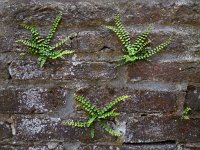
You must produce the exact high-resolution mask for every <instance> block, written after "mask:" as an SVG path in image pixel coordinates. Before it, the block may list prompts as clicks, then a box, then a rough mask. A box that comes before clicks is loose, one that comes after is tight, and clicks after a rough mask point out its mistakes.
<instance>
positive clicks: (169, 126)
mask: <svg viewBox="0 0 200 150" xmlns="http://www.w3.org/2000/svg"><path fill="white" fill-rule="evenodd" d="M130 120H132V121H130V122H129V123H128V125H127V129H126V138H125V142H127V143H137V142H155V141H157V142H160V141H168V140H173V141H177V142H199V137H200V132H199V128H200V125H199V122H200V120H199V119H189V120H181V119H180V118H177V117H170V116H169V117H168V116H162V117H140V118H137V119H135V118H132V119H130Z"/></svg>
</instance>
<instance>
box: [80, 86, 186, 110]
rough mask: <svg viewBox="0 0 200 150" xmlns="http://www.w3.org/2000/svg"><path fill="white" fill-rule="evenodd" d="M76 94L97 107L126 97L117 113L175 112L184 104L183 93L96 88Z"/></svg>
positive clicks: (84, 89) (81, 90)
mask: <svg viewBox="0 0 200 150" xmlns="http://www.w3.org/2000/svg"><path fill="white" fill-rule="evenodd" d="M77 94H79V95H83V96H85V97H87V98H88V99H89V100H90V101H91V102H93V103H94V104H96V105H97V106H99V107H103V106H105V105H106V103H109V102H110V101H112V100H113V99H114V98H116V97H117V96H121V95H128V96H129V99H128V100H126V101H125V102H123V103H120V104H118V105H117V108H118V111H121V112H126V113H134V112H141V113H143V112H162V113H165V112H168V113H170V112H176V111H177V110H178V106H179V105H181V104H180V102H182V103H183V102H184V100H185V93H184V92H167V91H166V92H165V91H150V90H133V89H131V88H123V89H120V88H112V87H105V86H102V87H98V86H92V87H91V88H90V87H89V88H81V89H79V90H77Z"/></svg>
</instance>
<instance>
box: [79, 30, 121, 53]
mask: <svg viewBox="0 0 200 150" xmlns="http://www.w3.org/2000/svg"><path fill="white" fill-rule="evenodd" d="M76 45H77V49H78V50H79V51H81V52H101V51H103V50H104V49H105V48H109V49H111V50H115V49H116V48H117V49H122V45H121V43H120V42H119V41H118V39H117V37H116V36H113V35H112V34H110V33H109V32H105V31H101V30H100V31H99V30H97V31H96V30H94V31H91V30H89V31H82V32H79V33H78V38H77V44H76Z"/></svg>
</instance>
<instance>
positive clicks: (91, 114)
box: [63, 95, 128, 138]
mask: <svg viewBox="0 0 200 150" xmlns="http://www.w3.org/2000/svg"><path fill="white" fill-rule="evenodd" d="M75 98H76V100H77V101H78V102H79V103H80V106H81V107H82V108H83V109H84V110H85V111H86V112H87V114H88V118H87V121H80V122H79V121H73V120H66V121H64V122H63V124H65V125H70V126H75V127H81V128H82V127H85V128H90V136H91V138H94V135H95V129H94V123H96V122H98V123H99V124H100V126H101V127H102V128H103V129H104V130H105V131H107V132H108V133H110V134H111V135H113V136H121V135H122V134H121V133H120V132H118V131H116V130H113V129H112V128H111V127H110V126H108V125H107V124H106V123H105V121H106V119H108V118H109V117H116V116H118V115H119V113H118V112H116V111H115V109H113V107H114V106H115V105H116V104H118V103H119V102H121V101H124V100H126V99H127V98H128V96H120V97H117V98H115V99H114V100H112V101H111V102H110V103H108V104H107V105H106V106H105V107H103V108H102V109H98V108H97V107H96V106H95V105H93V104H92V103H91V102H90V101H89V100H87V99H86V98H85V97H83V96H80V95H75Z"/></svg>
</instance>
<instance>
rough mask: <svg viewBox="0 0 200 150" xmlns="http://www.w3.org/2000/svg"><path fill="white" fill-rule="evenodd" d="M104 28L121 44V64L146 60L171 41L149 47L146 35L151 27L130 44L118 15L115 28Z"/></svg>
mask: <svg viewBox="0 0 200 150" xmlns="http://www.w3.org/2000/svg"><path fill="white" fill-rule="evenodd" d="M105 27H106V28H108V29H110V30H112V31H113V32H114V33H115V34H116V35H117V37H118V38H119V40H120V41H121V42H122V44H123V46H124V49H123V52H124V54H123V56H122V57H121V58H120V62H122V64H125V63H129V62H135V61H137V60H143V59H148V58H149V57H151V56H152V55H154V54H155V53H157V52H159V51H160V50H162V49H163V48H165V47H167V46H168V45H169V44H170V41H171V39H168V40H167V41H165V42H164V43H162V44H160V45H158V46H156V47H155V48H151V47H149V43H150V40H149V39H148V35H149V33H150V32H151V30H152V29H151V26H150V27H148V28H147V30H146V31H144V32H143V33H141V34H140V35H139V36H138V37H137V38H136V40H135V42H134V43H131V40H130V36H129V35H128V33H127V32H126V30H125V28H124V26H123V24H122V23H121V19H120V16H119V15H116V16H115V26H105Z"/></svg>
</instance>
